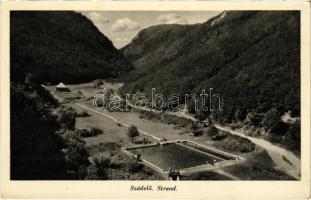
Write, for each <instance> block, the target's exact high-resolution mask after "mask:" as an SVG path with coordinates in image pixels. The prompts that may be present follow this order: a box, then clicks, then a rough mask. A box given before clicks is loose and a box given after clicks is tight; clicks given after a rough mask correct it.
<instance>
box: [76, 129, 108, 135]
mask: <svg viewBox="0 0 311 200" xmlns="http://www.w3.org/2000/svg"><path fill="white" fill-rule="evenodd" d="M76 132H77V133H78V134H79V135H80V136H81V137H94V136H97V135H100V134H103V133H104V131H103V130H101V129H99V128H96V127H92V128H91V129H90V130H87V129H80V130H76Z"/></svg>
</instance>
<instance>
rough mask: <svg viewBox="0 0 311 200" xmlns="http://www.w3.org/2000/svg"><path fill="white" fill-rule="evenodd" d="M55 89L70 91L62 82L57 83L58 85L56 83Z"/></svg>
mask: <svg viewBox="0 0 311 200" xmlns="http://www.w3.org/2000/svg"><path fill="white" fill-rule="evenodd" d="M56 91H59V92H70V90H69V88H68V87H67V86H66V85H65V84H64V83H59V84H58V85H56Z"/></svg>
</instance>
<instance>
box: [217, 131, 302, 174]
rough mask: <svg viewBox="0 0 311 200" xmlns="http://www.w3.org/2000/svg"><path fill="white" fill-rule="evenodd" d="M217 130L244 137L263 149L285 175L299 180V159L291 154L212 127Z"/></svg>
mask: <svg viewBox="0 0 311 200" xmlns="http://www.w3.org/2000/svg"><path fill="white" fill-rule="evenodd" d="M214 126H215V127H216V128H218V129H219V130H223V131H227V132H229V133H231V134H233V135H238V136H240V137H244V138H247V139H249V140H250V141H252V142H253V143H254V144H256V145H258V146H260V147H262V148H263V149H265V150H266V151H267V152H268V154H269V156H270V157H271V158H272V160H273V162H274V163H275V164H276V165H277V167H278V169H279V170H281V171H283V172H285V173H286V174H288V175H290V176H292V177H294V178H296V179H300V166H301V163H300V159H299V158H298V157H297V156H296V155H295V154H293V152H291V151H289V150H286V149H284V148H282V147H279V146H276V145H274V144H272V143H271V142H268V141H266V140H264V139H260V138H255V137H250V136H246V135H244V134H243V133H241V132H238V131H233V130H231V129H230V128H227V127H223V126H220V125H214Z"/></svg>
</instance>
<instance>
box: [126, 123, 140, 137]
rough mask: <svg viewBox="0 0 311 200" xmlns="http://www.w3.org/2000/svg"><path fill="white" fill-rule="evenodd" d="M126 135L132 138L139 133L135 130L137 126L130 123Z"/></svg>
mask: <svg viewBox="0 0 311 200" xmlns="http://www.w3.org/2000/svg"><path fill="white" fill-rule="evenodd" d="M127 134H128V136H129V137H131V138H133V137H136V136H138V135H139V132H138V130H137V127H136V126H134V125H131V126H130V127H129V129H128V132H127Z"/></svg>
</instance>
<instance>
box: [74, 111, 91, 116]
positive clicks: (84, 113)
mask: <svg viewBox="0 0 311 200" xmlns="http://www.w3.org/2000/svg"><path fill="white" fill-rule="evenodd" d="M88 116H90V115H89V113H88V112H86V111H85V110H83V111H81V112H79V113H77V117H88Z"/></svg>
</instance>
